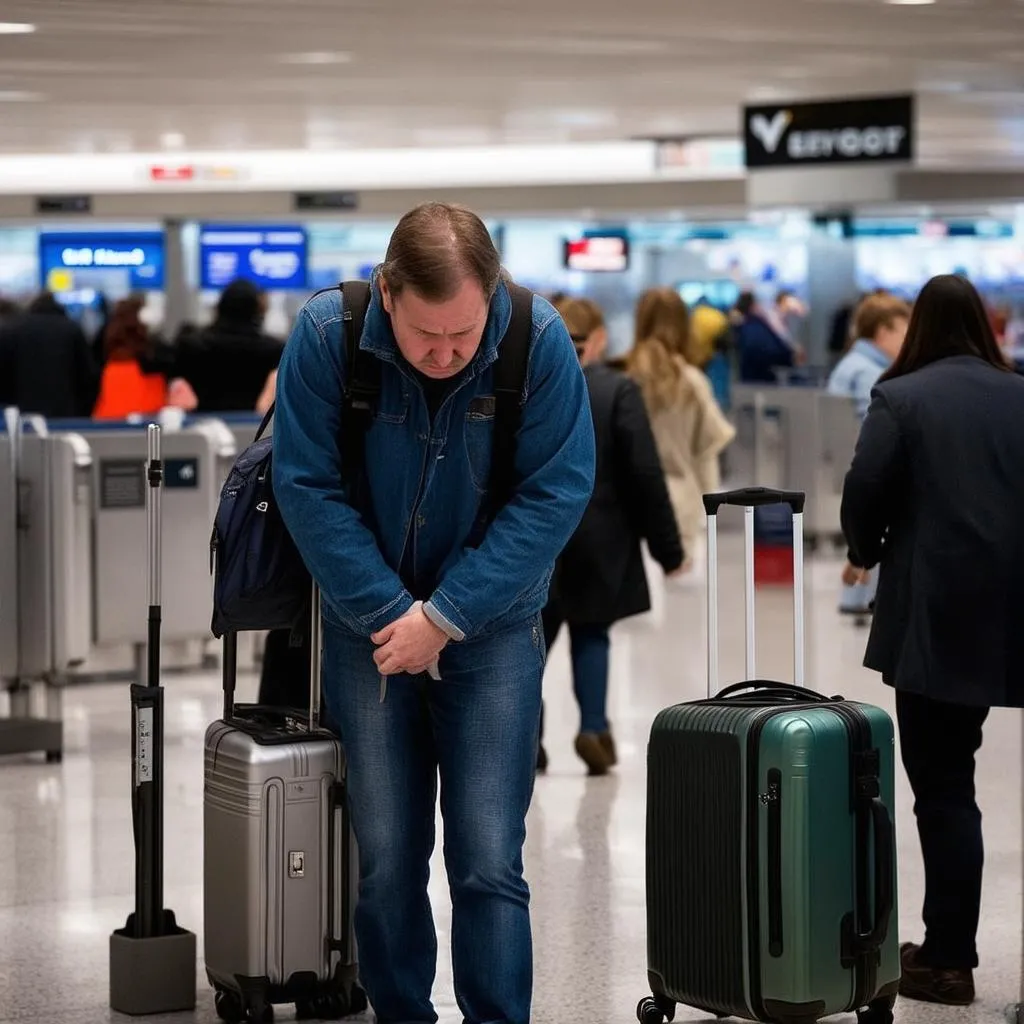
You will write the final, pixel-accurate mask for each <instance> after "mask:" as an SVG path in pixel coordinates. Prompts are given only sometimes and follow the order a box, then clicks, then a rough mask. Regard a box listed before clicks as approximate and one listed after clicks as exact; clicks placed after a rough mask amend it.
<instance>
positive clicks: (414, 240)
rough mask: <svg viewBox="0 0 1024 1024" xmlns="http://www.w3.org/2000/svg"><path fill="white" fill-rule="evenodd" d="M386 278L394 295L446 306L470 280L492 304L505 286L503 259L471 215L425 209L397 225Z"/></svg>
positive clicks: (459, 209) (434, 206)
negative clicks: (406, 290)
mask: <svg viewBox="0 0 1024 1024" xmlns="http://www.w3.org/2000/svg"><path fill="white" fill-rule="evenodd" d="M381 274H382V275H383V277H384V280H385V281H386V282H387V285H388V288H389V289H390V291H391V293H392V294H393V295H400V294H401V292H402V290H403V289H404V288H407V287H408V288H411V289H412V290H413V291H414V292H416V294H417V295H420V296H422V297H423V298H424V299H426V300H427V301H428V302H444V301H446V300H447V299H450V298H451V297H452V296H453V295H454V294H455V293H456V291H458V289H459V286H460V285H461V284H462V282H463V281H464V280H465V279H466V278H467V277H470V278H473V279H474V280H476V281H478V282H479V283H480V287H481V288H483V290H484V294H485V295H486V296H487V298H488V299H490V298H491V296H493V295H494V292H495V291H496V290H497V287H498V282H499V281H500V280H501V257H500V256H499V255H498V250H497V249H495V247H494V242H493V240H492V239H491V236H490V233H489V232H488V230H487V226H486V225H485V224H484V222H483V221H482V220H481V219H480V218H479V217H478V216H477V215H476V214H475V213H473V212H472V211H471V210H467V209H466V208H465V207H464V206H456V205H454V204H452V203H423V204H422V205H420V206H417V207H416V208H415V209H413V210H410V211H409V212H408V213H407V214H405V216H403V217H402V219H401V220H400V221H399V222H398V226H397V227H396V228H395V230H394V232H393V233H392V235H391V241H390V242H389V243H388V251H387V254H386V255H385V257H384V265H383V267H382V268H381Z"/></svg>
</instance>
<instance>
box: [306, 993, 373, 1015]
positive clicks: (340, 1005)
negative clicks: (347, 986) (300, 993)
mask: <svg viewBox="0 0 1024 1024" xmlns="http://www.w3.org/2000/svg"><path fill="white" fill-rule="evenodd" d="M368 1006H369V1003H368V1001H367V999H366V993H365V992H364V991H363V990H362V989H361V988H360V987H359V986H358V985H353V986H352V989H351V991H350V992H345V991H344V990H341V991H335V992H325V993H324V994H323V995H320V996H317V997H316V998H314V999H309V1000H303V1001H301V1002H298V1003H296V1004H295V1018H296V1020H341V1019H342V1018H343V1017H349V1016H353V1015H354V1014H357V1013H362V1012H363V1011H364V1010H365V1009H366V1008H367V1007H368Z"/></svg>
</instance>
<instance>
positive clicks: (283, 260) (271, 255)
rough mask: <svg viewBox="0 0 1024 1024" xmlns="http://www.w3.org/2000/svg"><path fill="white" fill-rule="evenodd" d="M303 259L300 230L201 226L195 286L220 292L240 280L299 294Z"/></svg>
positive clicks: (305, 251) (304, 243) (305, 252)
mask: <svg viewBox="0 0 1024 1024" xmlns="http://www.w3.org/2000/svg"><path fill="white" fill-rule="evenodd" d="M307 255H308V240H307V237H306V231H305V229H304V228H301V227H289V226H267V225H264V226H262V227H240V226H239V225H237V224H223V225H216V224H204V225H203V226H202V227H201V228H200V229H199V286H200V287H201V288H202V289H204V290H205V291H220V290H221V289H222V288H224V287H225V286H227V285H229V284H230V283H231V282H232V281H234V280H235V279H236V278H239V277H244V278H246V279H247V280H249V281H252V283H253V284H255V285H257V286H258V287H260V288H263V289H266V290H268V291H303V290H305V288H306V286H307V280H306V278H307Z"/></svg>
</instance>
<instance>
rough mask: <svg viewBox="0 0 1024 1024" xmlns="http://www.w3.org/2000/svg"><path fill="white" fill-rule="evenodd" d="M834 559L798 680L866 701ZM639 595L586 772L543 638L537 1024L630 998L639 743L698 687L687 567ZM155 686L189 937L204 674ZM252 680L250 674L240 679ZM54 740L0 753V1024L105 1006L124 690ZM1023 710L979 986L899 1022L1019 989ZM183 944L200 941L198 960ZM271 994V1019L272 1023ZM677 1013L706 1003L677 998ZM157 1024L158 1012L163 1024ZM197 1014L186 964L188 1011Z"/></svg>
mask: <svg viewBox="0 0 1024 1024" xmlns="http://www.w3.org/2000/svg"><path fill="white" fill-rule="evenodd" d="M734 540H735V538H727V541H726V542H725V543H723V549H724V550H726V551H727V552H728V562H727V567H726V571H725V573H724V576H723V581H722V590H723V616H722V618H723V630H724V636H723V677H724V678H725V679H735V678H739V677H740V676H741V674H742V668H743V666H742V651H743V632H742V617H741V616H742V597H741V571H740V556H739V550H738V548H736V547H735V544H734ZM838 565H839V563H838V562H836V561H834V560H831V559H821V560H816V561H815V562H814V563H813V564H812V566H811V567H810V571H809V575H808V594H809V604H808V607H809V616H810V621H809V630H808V632H809V643H808V648H809V649H808V679H809V681H810V682H811V684H812V685H814V686H816V687H818V688H820V689H822V690H824V691H826V692H828V693H837V692H842V693H843V694H845V695H846V696H849V697H857V698H860V699H864V700H868V701H872V702H877V703H881V704H882V705H883V706H885V707H887V708H889V709H890V710H891V706H892V701H891V699H890V694H889V692H888V691H887V690H886V689H885V688H884V687H882V686H881V685H880V683H879V682H878V680H877V679H876V678H875V676H874V675H873V674H871V673H869V672H867V671H865V670H864V669H862V668H860V667H859V665H860V660H861V655H862V651H863V645H864V639H865V633H864V632H863V631H859V630H857V629H856V628H855V627H854V626H853V624H852V623H849V622H847V621H842V620H840V618H839V616H838V615H837V614H836V612H835V610H834V609H835V603H836V590H837V575H838ZM652 578H654V580H655V584H654V591H655V607H654V609H653V611H652V613H650V614H649V615H647V616H644V617H642V618H640V619H637V620H634V621H633V622H631V623H629V624H627V625H623V626H622V627H620V628H618V629H617V631H616V634H615V646H614V652H613V682H612V689H611V698H610V706H611V717H612V720H613V723H614V726H615V730H616V734H617V736H618V739H619V749H620V756H621V765H620V767H619V769H618V770H617V772H616V773H615V774H614V775H612V776H610V777H607V778H600V779H587V778H586V777H585V775H584V773H583V770H582V766H581V764H580V763H579V762H578V761H577V760H576V757H575V755H574V753H573V751H572V739H573V736H574V733H575V727H576V712H575V706H574V702H573V699H572V695H571V688H570V684H569V664H568V655H567V651H566V647H565V641H564V640H563V641H560V642H559V644H558V646H557V647H556V648H555V650H554V651H553V652H552V655H551V659H550V663H549V671H548V675H547V678H546V681H545V691H546V698H547V709H548V711H547V737H546V744H547V748H548V751H549V754H550V756H551V769H550V772H549V774H548V775H547V777H543V778H540V779H539V780H538V783H537V790H536V796H535V799H534V802H533V809H532V811H531V814H530V823H529V824H530V830H529V843H528V850H527V869H528V873H529V877H530V881H531V883H532V886H533V897H534V903H533V906H534V922H535V933H536V936H535V937H536V994H535V1001H534V1006H535V1013H534V1019H535V1020H536V1021H538V1022H541V1024H563V1022H581V1024H582V1022H595V1024H620V1022H621V1024H629V1022H630V1021H632V1020H634V1019H635V1018H634V1008H635V1006H636V1001H637V999H638V998H639V997H640V996H642V995H645V994H646V987H645V971H646V966H645V936H644V749H645V742H646V736H647V731H648V729H649V727H650V724H651V720H652V718H653V716H654V714H655V713H656V711H657V710H658V709H659V708H661V707H662V706H664V705H666V704H669V703H672V702H676V701H679V700H686V699H689V698H695V697H698V696H700V695H701V694H702V692H703V689H704V685H705V676H704V652H705V644H704V639H703V637H704V625H703V623H704V611H703V608H704V605H703V590H702V586H701V582H700V580H699V579H694V580H688V581H685V582H683V583H679V584H676V583H673V584H671V585H670V586H669V587H668V588H665V587H663V586H662V585H661V583H660V582H658V581H657V579H656V577H653V576H652ZM759 607H760V612H761V614H760V618H759V630H758V632H759V636H760V653H761V659H760V664H759V666H758V667H759V670H760V674H762V675H769V676H774V677H776V678H789V673H790V671H791V668H790V666H791V645H790V636H791V633H790V618H789V608H790V604H789V597H788V593H787V592H785V591H771V590H768V591H762V602H761V604H760V606H759ZM166 683H167V709H168V711H167V719H168V722H167V775H168V777H167V792H166V797H167V811H166V821H167V857H166V873H167V903H168V905H169V906H171V907H173V908H174V909H175V910H176V911H177V913H178V916H179V920H180V921H181V922H182V923H183V924H184V925H185V926H186V927H188V928H191V929H193V930H195V931H197V932H200V933H201V931H202V896H201V875H202V742H203V732H204V730H205V728H206V725H207V723H208V722H209V721H210V720H211V719H212V718H213V717H215V716H216V714H217V713H218V708H219V701H220V697H219V690H218V679H217V677H216V675H215V674H207V675H194V676H184V677H182V676H170V677H168V678H167V680H166ZM248 685H249V686H250V687H251V686H252V685H253V681H252V680H249V681H248ZM65 713H66V739H67V754H66V756H65V759H64V762H63V764H62V765H58V766H47V765H44V764H42V763H39V762H34V761H30V760H27V759H22V760H20V761H12V762H9V763H0V1022H10V1021H17V1022H23V1021H33V1022H36V1024H72V1022H74V1024H95V1022H99V1021H108V1020H111V1019H116V1017H117V1015H114V1014H111V1012H110V1010H109V1009H108V1005H107V939H108V935H109V933H110V932H111V930H112V929H114V928H118V927H121V926H122V925H123V924H124V920H125V915H126V914H127V912H128V910H129V909H130V907H131V903H132V881H133V871H132V863H133V861H132V836H131V823H130V813H129V787H130V777H129V745H130V741H129V728H128V725H129V710H128V695H127V688H126V686H125V685H124V684H119V685H95V684H93V685H88V686H86V685H82V686H77V687H74V688H71V689H70V690H69V691H68V692H67V694H66V699H65ZM1021 726H1022V722H1021V717H1020V716H1019V715H1018V714H1017V713H1014V712H1006V711H1003V712H996V713H994V714H993V716H992V717H991V719H990V720H989V723H988V725H987V727H986V736H985V746H984V748H983V750H982V753H981V755H980V760H979V768H978V783H979V794H980V801H981V804H982V807H983V810H984V812H985V838H986V843H987V864H986V878H985V897H984V909H983V917H982V927H981V936H980V944H981V961H982V964H981V968H980V969H979V971H978V972H977V987H978V994H979V998H978V1001H977V1003H976V1004H975V1006H973V1007H972V1008H971V1009H969V1010H964V1011H958V1010H949V1009H941V1008H932V1007H927V1006H922V1005H920V1004H914V1003H908V1002H904V1001H901V1003H900V1004H899V1007H898V1011H897V1013H898V1016H897V1020H898V1021H902V1022H910V1021H914V1022H918V1021H920V1022H931V1021H935V1022H936V1024H938V1022H940V1021H958V1022H959V1021H971V1022H973V1021H978V1022H981V1021H996V1020H1002V1019H1004V1013H1005V1011H1006V1008H1007V1007H1008V1005H1009V1004H1011V1003H1014V1002H1016V1001H1017V1000H1018V999H1019V997H1020V985H1021V933H1022V916H1021V874H1022V871H1021V846H1022V843H1021ZM898 815H899V836H900V842H899V852H900V857H901V868H900V883H901V891H900V906H901V913H900V928H901V936H902V937H905V938H915V937H918V935H919V907H920V903H921V896H922V876H921V866H920V860H919V854H918V848H917V838H916V833H915V830H914V824H913V817H912V813H911V800H910V796H909V793H908V791H907V788H906V785H905V782H904V781H903V779H902V777H901V779H900V789H899V797H898ZM432 893H433V896H434V899H435V905H436V907H437V918H438V925H439V931H440V933H441V941H442V949H443V950H446V942H447V927H448V910H447V907H446V891H445V882H444V875H443V872H442V871H441V870H440V863H439V861H438V862H436V863H435V871H434V876H433V882H432ZM201 949H202V947H201V941H200V955H201ZM435 996H436V1002H437V1006H438V1011H439V1013H440V1015H441V1019H442V1021H443V1022H444V1024H457V1022H458V1021H459V1020H460V1015H459V1013H458V1011H457V1009H456V1007H455V1002H454V998H453V996H452V990H451V968H450V965H449V962H448V958H447V953H446V952H445V954H444V955H442V957H441V962H440V964H439V970H438V983H437V986H436V992H435ZM290 1016H291V1013H290V1009H289V1010H286V1008H281V1009H280V1010H279V1013H278V1017H279V1019H286V1018H287V1017H290ZM680 1016H681V1017H685V1018H687V1019H702V1018H703V1017H704V1016H706V1015H702V1014H699V1013H691V1012H688V1011H681V1013H680ZM161 1019H162V1018H161ZM168 1019H173V1020H185V1021H187V1020H191V1019H195V1020H197V1021H202V1022H207V1021H213V1020H215V1015H214V1013H213V1007H212V997H211V993H210V991H209V990H208V988H207V987H206V984H205V978H204V977H203V976H200V993H199V1003H198V1007H197V1010H196V1013H195V1015H194V1017H193V1015H190V1014H186V1015H180V1016H177V1017H174V1018H168Z"/></svg>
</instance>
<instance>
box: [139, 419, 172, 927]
mask: <svg viewBox="0 0 1024 1024" xmlns="http://www.w3.org/2000/svg"><path fill="white" fill-rule="evenodd" d="M146 465H147V468H146V480H147V483H148V485H149V486H148V488H147V491H146V499H147V500H146V536H147V540H148V543H149V553H148V558H147V576H148V579H147V583H148V597H149V601H148V603H149V618H148V623H147V625H148V635H147V648H146V685H145V686H141V685H135V686H133V687H132V704H133V707H134V725H135V730H134V740H135V750H134V755H135V756H134V762H135V786H136V800H137V802H138V805H139V829H138V831H137V833H136V844H137V847H136V865H135V870H136V875H135V877H136V887H135V937H136V938H139V939H148V938H152V937H153V936H155V935H158V934H160V930H161V925H162V922H161V920H160V918H161V912H162V911H163V904H164V900H163V887H164V880H163V873H164V872H163V846H164V800H163V796H164V794H163V788H164V787H163V746H164V691H163V687H162V686H161V685H160V593H161V590H160V585H161V568H162V566H161V564H160V563H161V550H160V537H161V532H160V531H161V528H162V526H163V517H162V514H161V513H162V509H161V501H160V498H161V488H162V486H163V479H164V470H163V460H162V459H161V458H160V428H159V427H158V426H155V425H150V427H149V430H148V432H147V464H146Z"/></svg>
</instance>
